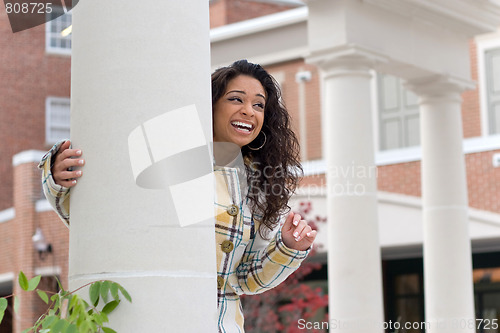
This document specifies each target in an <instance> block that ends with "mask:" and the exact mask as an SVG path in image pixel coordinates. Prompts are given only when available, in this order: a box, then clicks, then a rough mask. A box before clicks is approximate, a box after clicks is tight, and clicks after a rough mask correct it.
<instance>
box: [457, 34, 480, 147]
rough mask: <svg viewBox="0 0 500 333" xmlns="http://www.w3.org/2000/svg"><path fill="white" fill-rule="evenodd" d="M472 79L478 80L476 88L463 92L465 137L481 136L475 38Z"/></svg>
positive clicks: (470, 49) (471, 50)
mask: <svg viewBox="0 0 500 333" xmlns="http://www.w3.org/2000/svg"><path fill="white" fill-rule="evenodd" d="M469 54H470V59H471V79H472V80H473V81H476V82H477V85H476V88H475V89H473V90H467V91H465V92H464V93H463V94H462V99H463V103H462V121H463V131H464V138H471V137H475V136H481V112H480V107H479V88H480V87H479V81H478V73H477V69H478V66H477V48H476V43H475V42H474V40H472V41H471V42H470V48H469Z"/></svg>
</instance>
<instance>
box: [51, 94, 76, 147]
mask: <svg viewBox="0 0 500 333" xmlns="http://www.w3.org/2000/svg"><path fill="white" fill-rule="evenodd" d="M52 102H70V98H69V97H54V96H49V97H47V98H46V100H45V144H46V145H53V144H54V143H56V142H55V141H54V140H53V139H52V138H51V134H50V129H51V126H50V110H51V106H52ZM70 112H71V104H70ZM56 141H57V140H56Z"/></svg>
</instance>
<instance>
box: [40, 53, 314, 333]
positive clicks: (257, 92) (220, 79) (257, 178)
mask: <svg viewBox="0 0 500 333" xmlns="http://www.w3.org/2000/svg"><path fill="white" fill-rule="evenodd" d="M212 115H213V130H214V137H213V139H214V155H215V161H216V166H215V167H214V175H215V180H216V192H217V196H216V198H217V199H216V202H215V220H216V225H215V231H216V247H217V251H216V252H217V289H218V302H217V304H218V313H219V321H218V327H219V332H243V331H244V329H243V312H242V308H241V303H240V298H239V295H241V294H256V293H260V292H263V291H265V290H268V289H270V288H273V287H275V286H277V285H278V284H279V283H281V282H283V281H284V280H285V279H286V278H287V277H288V276H289V275H290V274H291V273H292V272H293V271H294V270H296V269H297V268H298V267H299V265H300V263H301V262H302V261H303V260H304V259H305V258H306V256H307V254H308V252H309V250H310V248H311V245H312V243H313V242H314V239H315V237H316V231H314V230H312V229H311V227H310V226H308V224H307V222H306V221H305V220H302V219H301V216H300V215H298V214H294V213H293V212H290V213H289V214H288V215H287V216H286V218H284V223H282V224H280V219H281V217H282V216H284V214H285V213H286V212H287V211H289V206H288V205H287V202H288V199H289V198H290V196H291V194H292V192H293V190H294V189H295V187H296V185H297V183H298V176H297V174H296V173H297V171H299V170H301V167H300V163H299V161H298V143H297V139H296V137H295V135H294V133H293V132H292V130H291V129H290V118H289V115H288V113H287V111H286V109H285V108H284V106H283V105H282V104H281V102H280V91H279V88H278V85H277V83H276V81H275V80H274V79H273V78H272V76H270V75H269V74H268V73H267V72H266V71H265V70H264V69H263V68H262V67H261V66H260V65H256V64H252V63H249V62H247V61H246V60H240V61H237V62H235V63H233V64H232V65H231V66H228V67H223V68H220V69H218V70H217V71H215V72H214V73H213V74H212ZM225 143H227V144H228V145H224V144H225ZM231 146H232V147H236V149H235V151H233V153H236V154H238V153H240V152H241V154H242V155H243V159H244V161H245V163H244V164H245V165H244V170H243V173H242V172H240V175H242V174H243V175H244V176H246V181H247V182H246V184H247V186H241V184H240V179H239V176H238V170H237V168H236V167H234V165H233V166H229V165H232V164H230V163H229V164H227V163H226V162H223V163H222V162H221V158H220V156H221V155H222V154H220V153H221V151H222V150H226V151H225V152H227V150H231V149H227V147H231ZM223 147H224V148H223ZM81 155H82V152H81V151H80V150H77V149H70V143H69V141H65V142H63V143H59V144H56V145H55V146H54V147H53V148H52V150H51V151H49V152H48V153H47V154H46V155H45V156H44V158H43V159H42V161H41V162H40V165H39V167H40V168H41V169H42V170H43V176H42V177H43V184H44V186H43V187H44V192H45V193H46V196H47V198H48V199H49V201H50V202H51V204H52V205H53V207H54V209H55V210H56V212H57V213H58V214H59V216H60V217H61V218H62V219H63V220H64V221H65V222H66V223H67V224H68V225H69V205H68V202H69V200H67V198H68V196H69V189H70V188H71V187H72V186H75V185H76V183H77V179H78V178H79V177H81V176H82V171H81V170H76V171H73V170H72V168H74V167H78V166H83V165H84V163H85V161H84V160H83V159H81ZM231 159H232V158H230V159H229V160H231ZM52 160H54V161H52ZM240 171H241V170H240Z"/></svg>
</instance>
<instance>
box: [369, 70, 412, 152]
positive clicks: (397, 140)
mask: <svg viewBox="0 0 500 333" xmlns="http://www.w3.org/2000/svg"><path fill="white" fill-rule="evenodd" d="M377 80H378V101H379V103H378V108H379V113H378V114H379V136H380V148H379V149H380V150H390V149H398V148H405V147H411V146H418V145H419V144H420V123H419V122H420V120H419V108H418V98H417V96H416V95H415V94H414V93H412V92H410V91H408V90H406V89H404V88H403V85H402V84H401V80H400V79H399V78H397V77H394V76H390V75H381V74H379V75H378V77H377Z"/></svg>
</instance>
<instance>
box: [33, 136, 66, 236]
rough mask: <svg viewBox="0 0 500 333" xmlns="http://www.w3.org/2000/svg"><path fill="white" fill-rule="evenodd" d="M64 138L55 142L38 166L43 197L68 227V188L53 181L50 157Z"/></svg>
mask: <svg viewBox="0 0 500 333" xmlns="http://www.w3.org/2000/svg"><path fill="white" fill-rule="evenodd" d="M65 141H66V140H62V141H59V142H58V143H56V144H55V145H54V146H53V147H52V148H51V149H50V150H49V151H48V152H47V153H46V154H45V155H44V156H43V157H42V160H41V161H40V163H39V164H38V168H39V169H41V170H42V188H43V193H44V194H45V197H46V198H47V200H48V201H49V203H50V205H51V206H52V208H53V209H54V210H55V211H56V213H57V215H59V217H60V218H61V220H62V221H63V222H64V224H66V226H67V227H69V197H70V189H69V188H68V187H64V186H61V185H58V184H56V183H55V181H54V178H53V177H52V171H51V167H52V164H53V160H52V157H53V156H55V154H56V153H57V151H58V150H59V148H60V147H61V145H62V144H63V143H64V142H65Z"/></svg>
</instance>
